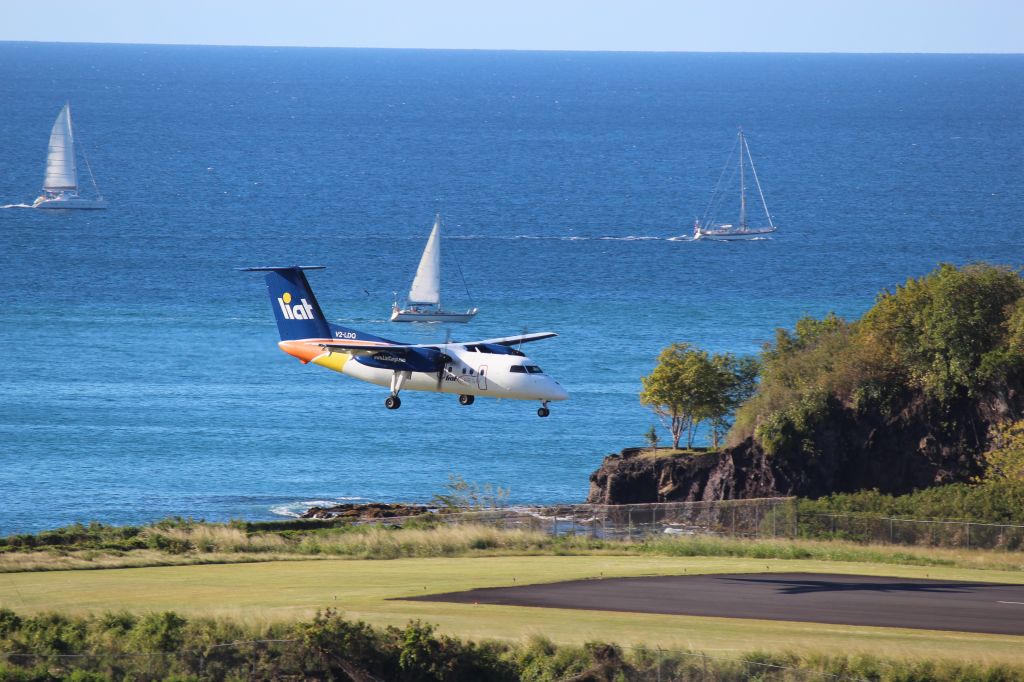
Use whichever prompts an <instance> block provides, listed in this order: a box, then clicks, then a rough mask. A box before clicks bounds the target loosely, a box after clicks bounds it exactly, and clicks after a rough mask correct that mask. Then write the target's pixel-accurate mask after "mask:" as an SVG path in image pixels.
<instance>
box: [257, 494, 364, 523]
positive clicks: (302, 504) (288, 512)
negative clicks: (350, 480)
mask: <svg viewBox="0 0 1024 682" xmlns="http://www.w3.org/2000/svg"><path fill="white" fill-rule="evenodd" d="M363 499H366V498H363V497H336V498H334V499H333V500H302V501H299V502H287V503H285V504H279V505H276V506H274V507H271V508H270V513H271V514H275V515H277V516H287V517H289V518H293V519H297V518H299V517H300V516H302V515H303V514H304V513H306V512H307V511H308V510H309V509H311V508H313V507H333V506H334V505H336V504H341V503H344V502H356V501H358V500H363Z"/></svg>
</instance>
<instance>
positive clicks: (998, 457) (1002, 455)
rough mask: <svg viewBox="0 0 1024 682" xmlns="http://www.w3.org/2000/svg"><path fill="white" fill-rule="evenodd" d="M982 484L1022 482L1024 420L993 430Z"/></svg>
mask: <svg viewBox="0 0 1024 682" xmlns="http://www.w3.org/2000/svg"><path fill="white" fill-rule="evenodd" d="M991 443H992V444H993V445H994V446H995V447H993V448H992V449H991V450H989V451H988V452H986V453H985V474H984V476H983V477H982V481H983V482H990V481H1024V419H1022V420H1020V421H1015V422H1007V423H1005V424H1000V425H998V426H996V427H994V428H993V430H992V435H991Z"/></svg>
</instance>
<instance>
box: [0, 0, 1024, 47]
mask: <svg viewBox="0 0 1024 682" xmlns="http://www.w3.org/2000/svg"><path fill="white" fill-rule="evenodd" d="M0 40H35V41H60V42H68V41H73V42H117V43H185V44H204V45H301V46H326V47H414V48H454V49H518V50H640V51H683V52H1016V53H1020V52H1024V0H620V1H617V2H616V1H612V0H250V1H249V2H241V1H235V0H0Z"/></svg>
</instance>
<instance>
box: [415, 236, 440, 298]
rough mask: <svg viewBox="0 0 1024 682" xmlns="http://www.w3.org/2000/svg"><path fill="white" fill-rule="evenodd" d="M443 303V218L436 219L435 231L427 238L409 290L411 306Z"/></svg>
mask: <svg viewBox="0 0 1024 682" xmlns="http://www.w3.org/2000/svg"><path fill="white" fill-rule="evenodd" d="M440 302H441V216H437V217H436V218H435V219H434V229H433V230H431V231H430V237H428V238H427V248H425V249H423V256H422V257H421V258H420V266H419V267H418V268H416V277H415V278H413V280H412V288H411V289H409V303H410V304H413V305H415V304H421V305H422V304H430V305H436V304H438V303H440Z"/></svg>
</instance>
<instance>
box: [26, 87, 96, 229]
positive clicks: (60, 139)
mask: <svg viewBox="0 0 1024 682" xmlns="http://www.w3.org/2000/svg"><path fill="white" fill-rule="evenodd" d="M83 158H85V157H84V155H83ZM85 165H86V168H88V169H89V177H90V178H91V179H92V186H93V190H94V191H95V192H96V198H94V199H87V198H84V197H82V196H80V195H79V194H78V164H77V163H76V161H75V134H74V130H73V129H72V127H71V105H70V104H65V105H64V108H62V109H61V110H60V113H59V114H57V120H56V121H54V122H53V129H51V130H50V145H49V148H48V150H47V154H46V175H45V177H44V178H43V193H42V194H41V195H40V196H39V198H37V199H36V200H35V201H34V202H33V203H32V208H78V209H101V208H106V207H107V202H106V201H104V199H103V197H102V196H101V195H100V191H99V188H98V187H97V186H96V178H94V177H93V175H92V168H91V167H90V166H89V160H88V159H85Z"/></svg>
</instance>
